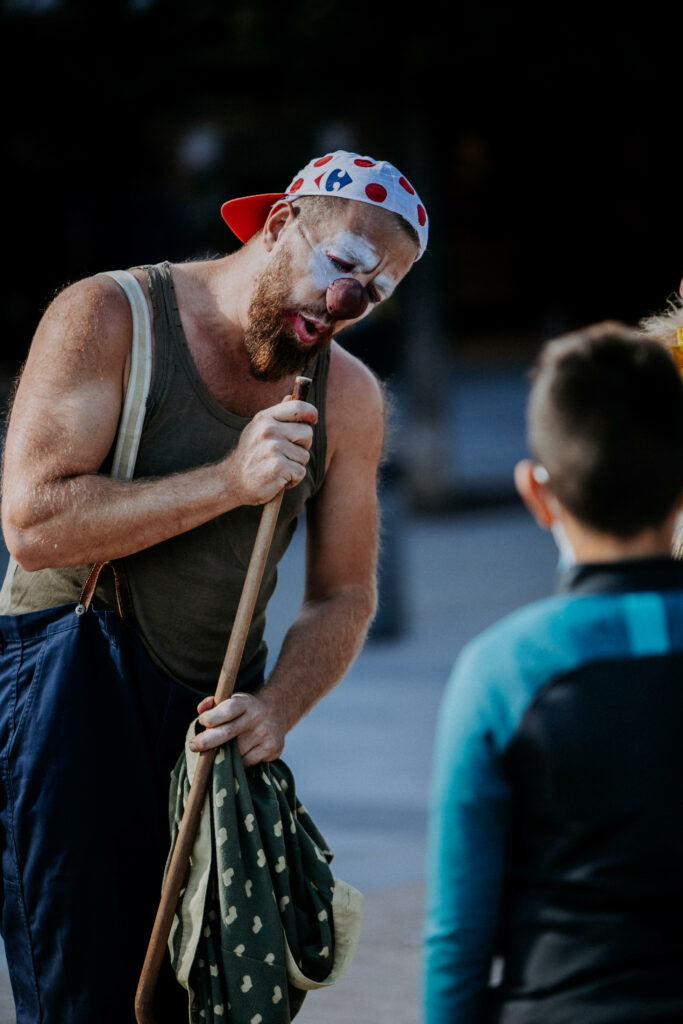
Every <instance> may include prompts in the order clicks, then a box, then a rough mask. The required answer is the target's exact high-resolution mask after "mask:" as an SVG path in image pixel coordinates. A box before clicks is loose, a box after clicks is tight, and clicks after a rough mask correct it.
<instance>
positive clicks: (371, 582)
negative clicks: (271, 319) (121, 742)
mask: <svg viewBox="0 0 683 1024" xmlns="http://www.w3.org/2000/svg"><path fill="white" fill-rule="evenodd" d="M346 358H347V359H348V357H346ZM333 366H334V364H333ZM342 376H343V388H342V392H343V394H342V396H340V398H339V399H338V400H337V401H336V402H335V403H334V406H335V407H334V409H330V410H329V411H328V424H329V425H330V429H331V431H332V430H334V431H335V432H337V436H338V439H339V440H338V443H337V444H336V445H335V451H334V453H333V455H332V458H331V461H330V465H329V469H328V472H327V476H326V479H325V483H324V486H323V488H322V490H321V492H320V493H319V494H318V496H317V497H316V499H315V501H314V502H313V503H312V505H311V507H310V511H309V516H308V541H307V558H306V587H305V595H304V601H303V604H302V607H301V609H300V612H299V615H298V616H297V618H296V620H295V621H294V623H293V624H292V626H291V627H290V629H289V631H288V633H287V635H286V637H285V640H284V643H283V645H282V649H281V651H280V655H279V657H278V660H277V663H276V665H275V667H274V669H273V672H272V674H271V676H270V678H269V679H268V681H267V683H266V684H265V686H263V687H262V689H261V690H259V691H258V693H257V694H255V695H249V694H236V695H235V696H234V697H232V698H229V699H228V700H227V701H224V702H223V703H222V704H221V705H219V706H218V707H216V708H214V707H213V698H207V699H206V700H205V701H204V702H202V704H201V705H200V712H201V716H200V722H201V724H203V725H206V726H208V727H209V728H208V729H207V730H206V732H203V733H200V734H199V735H198V736H197V738H196V741H195V742H196V746H197V749H200V750H201V749H207V748H208V747H211V746H217V745H218V744H220V743H224V742H225V741H226V740H228V739H231V738H233V737H234V736H237V737H238V743H239V748H240V752H241V754H242V756H243V759H244V762H245V764H247V765H250V764H256V763H258V762H259V761H269V760H273V758H276V757H278V756H279V755H280V753H281V752H282V750H283V747H284V741H285V735H286V733H287V732H288V731H289V729H291V728H292V726H293V725H295V723H296V722H297V721H299V719H300V718H302V717H303V716H304V715H305V714H306V713H307V712H308V711H309V710H310V709H311V708H312V707H313V706H314V705H315V704H316V703H317V702H318V701H319V700H320V699H321V698H322V697H323V696H324V695H325V694H326V693H328V692H329V690H330V689H332V687H333V686H335V685H336V683H337V682H338V681H339V680H340V679H341V678H342V676H343V675H344V673H345V672H346V671H347V669H348V668H349V666H350V665H351V664H352V662H353V660H354V658H355V657H356V655H357V654H358V652H359V650H360V648H361V646H362V644H363V641H364V639H365V635H366V631H367V627H368V625H369V622H370V620H371V618H372V615H373V613H374V610H375V606H376V578H375V575H376V557H377V533H378V515H377V465H378V462H379V456H380V453H381V448H382V439H383V432H384V408H383V400H382V396H381V392H380V388H379V385H378V384H377V382H376V381H375V379H374V377H372V375H371V374H370V373H369V371H367V370H365V369H364V368H359V367H358V366H357V365H356V366H355V367H354V366H351V367H349V366H348V365H346V366H344V373H343V374H342ZM335 419H336V422H335Z"/></svg>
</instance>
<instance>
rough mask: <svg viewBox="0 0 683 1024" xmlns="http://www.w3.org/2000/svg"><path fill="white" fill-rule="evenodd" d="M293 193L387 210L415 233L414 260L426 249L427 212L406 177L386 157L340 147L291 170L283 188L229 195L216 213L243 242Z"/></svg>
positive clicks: (427, 231) (427, 232)
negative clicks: (416, 250)
mask: <svg viewBox="0 0 683 1024" xmlns="http://www.w3.org/2000/svg"><path fill="white" fill-rule="evenodd" d="M298 196H340V197H341V198H342V199H355V200H357V201H358V202H360V203H369V204H370V205H371V206H379V207H382V208H383V209H385V210H391V211H393V213H397V214H399V215H400V216H401V217H403V219H404V220H406V221H407V222H408V223H409V224H410V225H411V226H412V227H413V228H414V229H415V231H416V232H417V237H418V241H419V246H420V251H419V255H418V259H419V257H420V256H422V254H423V252H424V251H425V249H426V248H427V238H428V235H429V220H428V218H427V211H426V210H425V208H424V205H423V203H422V201H421V199H420V197H419V196H418V194H417V192H416V191H415V189H414V187H413V186H412V185H411V183H410V182H409V181H408V179H407V178H406V177H405V176H404V175H403V174H401V172H400V171H399V170H398V169H397V168H396V167H394V165H393V164H390V163H389V162H388V161H387V160H373V158H372V157H369V156H360V155H359V154H358V153H347V152H346V150H343V149H338V150H337V151H336V152H334V153H328V154H327V155H326V156H321V157H317V158H316V159H315V160H311V162H310V163H308V164H306V166H305V167H304V168H303V170H301V171H299V172H298V173H297V174H295V175H294V178H293V180H292V183H291V184H290V185H289V187H288V189H287V191H286V192H268V193H266V194H262V195H257V196H243V197H241V198H239V199H230V200H228V202H227V203H223V206H222V207H221V214H222V215H223V219H224V220H225V222H226V224H228V225H229V227H230V228H231V229H232V230H233V231H234V232H235V234H236V235H237V237H238V238H239V239H240V241H242V242H247V241H249V239H250V238H251V237H252V235H254V234H255V233H256V232H257V231H260V230H261V228H262V227H263V225H264V224H265V222H266V220H267V218H268V213H269V211H270V208H271V207H272V205H273V203H276V202H277V201H278V200H279V199H290V200H291V199H296V198H297V197H298Z"/></svg>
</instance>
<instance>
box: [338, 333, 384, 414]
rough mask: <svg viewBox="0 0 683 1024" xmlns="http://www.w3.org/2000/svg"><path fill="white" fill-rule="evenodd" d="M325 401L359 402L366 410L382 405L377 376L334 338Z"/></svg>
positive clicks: (382, 396) (382, 399)
mask: <svg viewBox="0 0 683 1024" xmlns="http://www.w3.org/2000/svg"><path fill="white" fill-rule="evenodd" d="M328 402H332V403H334V404H335V405H339V406H342V407H346V406H347V405H350V404H355V405H358V404H359V403H360V405H361V407H362V408H363V410H364V412H366V413H367V414H372V412H373V411H375V412H379V413H381V412H382V410H383V408H384V391H383V387H382V384H381V382H380V380H379V378H378V377H377V376H376V374H375V373H373V371H372V370H371V369H370V367H369V366H367V364H366V363H364V362H363V361H362V360H361V359H359V358H358V357H357V356H354V355H352V354H351V353H350V352H347V350H346V349H345V348H342V346H341V345H338V344H337V343H336V342H333V343H332V347H331V350H330V377H329V383H328Z"/></svg>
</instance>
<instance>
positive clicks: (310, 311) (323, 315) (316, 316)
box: [299, 304, 336, 330]
mask: <svg viewBox="0 0 683 1024" xmlns="http://www.w3.org/2000/svg"><path fill="white" fill-rule="evenodd" d="M299 312H300V313H302V314H303V315H304V316H310V317H311V318H312V319H313V320H317V321H318V322H319V323H321V324H324V325H325V327H328V328H329V329H330V330H332V328H333V327H334V326H335V323H336V321H335V320H333V319H332V317H331V316H330V314H329V313H328V312H327V306H322V307H321V306H314V305H313V304H310V305H308V306H299Z"/></svg>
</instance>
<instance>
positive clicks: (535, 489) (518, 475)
mask: <svg viewBox="0 0 683 1024" xmlns="http://www.w3.org/2000/svg"><path fill="white" fill-rule="evenodd" d="M539 471H540V472H539ZM541 472H545V470H542V467H540V466H539V465H538V463H537V462H532V460H531V459H522V460H521V462H518V463H517V465H516V466H515V472H514V479H515V487H516V488H517V491H518V493H519V496H520V498H521V499H522V501H523V502H524V504H525V505H526V507H527V508H528V509H529V511H530V512H531V514H532V516H533V517H534V519H535V520H536V522H537V523H538V525H539V526H542V527H543V529H544V530H549V529H550V527H551V526H552V524H553V523H554V522H555V520H556V519H557V514H556V513H555V511H554V510H553V505H554V501H553V500H552V495H551V494H550V492H549V491H548V488H547V484H546V483H545V481H544V480H543V478H542V476H541ZM546 476H547V474H546Z"/></svg>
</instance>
